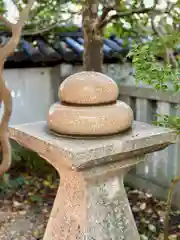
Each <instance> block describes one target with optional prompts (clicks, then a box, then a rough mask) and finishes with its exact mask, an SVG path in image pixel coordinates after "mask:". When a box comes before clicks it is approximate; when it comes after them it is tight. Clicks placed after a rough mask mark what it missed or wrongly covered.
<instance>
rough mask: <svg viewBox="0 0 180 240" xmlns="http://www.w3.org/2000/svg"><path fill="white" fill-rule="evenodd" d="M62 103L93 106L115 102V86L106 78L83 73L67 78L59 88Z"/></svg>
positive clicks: (117, 92) (87, 72)
mask: <svg viewBox="0 0 180 240" xmlns="http://www.w3.org/2000/svg"><path fill="white" fill-rule="evenodd" d="M58 95H59V98H60V100H61V101H62V102H64V103H69V104H80V105H95V104H106V103H112V102H115V101H116V100H117V98H118V95H119V89H118V86H117V84H116V83H115V82H114V81H113V80H112V79H111V78H109V77H108V76H106V75H104V74H102V73H98V72H90V71H84V72H79V73H75V74H73V75H71V76H69V77H67V78H66V79H65V80H64V81H63V83H62V84H61V85H60V87H59V93H58Z"/></svg>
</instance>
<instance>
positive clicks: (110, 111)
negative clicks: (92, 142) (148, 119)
mask: <svg viewBox="0 0 180 240" xmlns="http://www.w3.org/2000/svg"><path fill="white" fill-rule="evenodd" d="M47 121H48V126H49V128H50V129H51V130H53V131H54V132H56V133H59V134H65V135H71V136H73V135H79V136H98V135H109V134H115V133H120V132H122V131H124V130H127V129H128V128H130V127H131V125H132V121H133V111H132V109H131V108H130V107H129V106H128V105H127V104H126V103H124V102H121V101H117V102H116V103H115V104H112V105H103V106H101V107H99V106H92V107H85V106H78V107H77V106H69V105H68V106H67V105H63V104H59V103H55V104H54V105H52V107H51V108H50V110H49V114H48V119H47Z"/></svg>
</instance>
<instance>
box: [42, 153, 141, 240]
mask: <svg viewBox="0 0 180 240" xmlns="http://www.w3.org/2000/svg"><path fill="white" fill-rule="evenodd" d="M142 160H143V157H137V158H134V159H126V160H125V161H128V162H129V163H128V164H126V163H125V161H122V162H121V163H115V164H111V165H107V166H100V167H96V168H91V169H88V170H84V171H80V172H79V171H76V170H72V169H69V168H66V167H65V168H64V169H61V170H60V176H61V183H60V186H59V190H58V193H57V196H56V199H55V202H54V206H53V210H52V213H51V216H50V219H49V222H48V225H47V229H46V233H45V236H44V240H50V239H52V240H64V239H69V240H70V239H71V240H75V239H79V240H80V239H81V240H85V239H87V240H91V239H98V240H110V239H117V240H131V239H133V240H139V239H140V238H139V234H138V231H137V228H136V224H135V222H134V218H133V215H132V212H131V209H130V206H129V202H128V199H127V195H126V192H125V189H124V184H123V180H124V176H125V174H126V172H127V170H129V169H130V168H131V167H133V166H134V165H135V164H136V163H138V162H140V161H142Z"/></svg>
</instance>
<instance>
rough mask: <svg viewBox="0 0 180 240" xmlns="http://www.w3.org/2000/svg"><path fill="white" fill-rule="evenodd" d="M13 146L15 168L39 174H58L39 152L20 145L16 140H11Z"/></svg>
mask: <svg viewBox="0 0 180 240" xmlns="http://www.w3.org/2000/svg"><path fill="white" fill-rule="evenodd" d="M11 146H12V158H13V163H14V164H13V165H14V168H21V169H25V171H33V172H34V173H36V174H37V175H38V174H39V175H49V174H50V175H52V176H54V175H56V171H55V170H54V169H53V168H52V166H51V165H50V164H48V163H47V161H46V160H44V159H43V158H41V157H40V156H39V155H38V154H37V153H35V152H32V151H30V150H28V149H26V148H24V147H22V146H20V145H19V144H17V143H16V142H14V141H12V142H11Z"/></svg>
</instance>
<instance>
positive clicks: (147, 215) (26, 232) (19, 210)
mask: <svg viewBox="0 0 180 240" xmlns="http://www.w3.org/2000/svg"><path fill="white" fill-rule="evenodd" d="M17 182H18V183H17ZM17 182H16V184H15V186H13V187H12V186H11V187H9V188H8V190H7V188H5V189H4V188H3V187H2V186H1V185H0V187H1V188H0V240H41V239H43V234H44V230H45V227H46V224H47V221H48V217H49V214H50V211H51V208H52V204H53V200H54V197H55V194H56V190H57V186H58V180H56V181H52V180H51V181H50V180H43V179H41V178H37V177H35V176H30V175H23V176H22V177H21V178H19V179H18V181H17ZM126 189H127V193H128V198H129V200H130V204H131V208H132V211H133V214H134V217H135V220H136V224H137V227H138V230H139V233H140V234H141V239H142V240H148V239H149V240H161V239H162V240H163V237H162V236H163V235H162V233H163V221H164V215H165V212H164V210H165V203H164V202H162V201H159V200H157V199H155V198H153V197H152V196H151V195H149V194H146V193H144V192H142V191H139V190H137V189H133V188H130V187H126ZM169 234H170V238H169V239H170V240H179V239H180V211H178V210H176V209H173V210H172V213H171V220H170V233H169ZM178 235H179V236H178ZM178 238H179V239H178Z"/></svg>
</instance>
